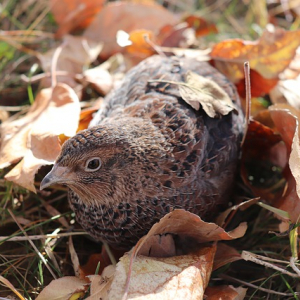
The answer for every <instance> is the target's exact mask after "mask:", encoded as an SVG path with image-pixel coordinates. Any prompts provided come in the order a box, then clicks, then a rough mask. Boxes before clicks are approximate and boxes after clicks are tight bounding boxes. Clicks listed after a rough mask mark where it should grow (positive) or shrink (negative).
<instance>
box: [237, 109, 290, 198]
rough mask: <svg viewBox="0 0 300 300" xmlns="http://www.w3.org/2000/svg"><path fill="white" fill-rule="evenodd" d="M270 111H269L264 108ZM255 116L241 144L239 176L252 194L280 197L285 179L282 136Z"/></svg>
mask: <svg viewBox="0 0 300 300" xmlns="http://www.w3.org/2000/svg"><path fill="white" fill-rule="evenodd" d="M267 113H268V114H269V112H268V111H267ZM274 130H275V129H272V128H270V127H268V126H265V125H264V124H261V123H260V122H258V121H256V120H251V121H250V123H249V126H248V131H247V136H246V139H245V142H244V145H243V148H242V158H241V176H242V179H243V181H244V184H245V185H246V186H248V187H249V188H250V190H251V191H252V192H253V194H254V196H255V197H262V198H263V199H265V200H266V201H268V202H269V203H273V201H275V200H276V199H279V198H281V196H282V194H283V191H284V187H285V184H286V179H285V177H284V174H283V170H284V168H285V166H286V164H287V156H286V153H287V152H286V151H287V150H286V146H285V145H284V143H282V137H281V136H280V134H279V133H278V132H276V131H274Z"/></svg>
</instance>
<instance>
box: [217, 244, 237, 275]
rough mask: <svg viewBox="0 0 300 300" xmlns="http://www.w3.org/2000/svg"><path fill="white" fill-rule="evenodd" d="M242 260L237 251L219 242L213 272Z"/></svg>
mask: <svg viewBox="0 0 300 300" xmlns="http://www.w3.org/2000/svg"><path fill="white" fill-rule="evenodd" d="M240 259H242V257H241V254H240V253H239V252H238V251H237V250H235V249H234V248H232V247H230V246H228V245H226V244H224V243H220V242H219V243H218V244H217V252H216V254H215V258H214V264H213V271H214V270H217V269H219V268H221V267H223V266H225V265H227V264H229V263H232V262H234V261H237V260H240Z"/></svg>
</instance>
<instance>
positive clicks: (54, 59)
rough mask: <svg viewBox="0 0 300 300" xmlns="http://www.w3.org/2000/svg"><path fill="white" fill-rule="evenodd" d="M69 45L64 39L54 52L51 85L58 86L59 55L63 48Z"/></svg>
mask: <svg viewBox="0 0 300 300" xmlns="http://www.w3.org/2000/svg"><path fill="white" fill-rule="evenodd" d="M66 45H67V42H66V41H64V42H63V43H62V44H61V45H60V46H58V47H57V48H56V50H55V52H54V54H53V57H52V63H51V87H52V88H54V87H55V86H56V68H57V62H58V58H59V55H60V54H61V52H62V50H63V48H64V47H65V46H66Z"/></svg>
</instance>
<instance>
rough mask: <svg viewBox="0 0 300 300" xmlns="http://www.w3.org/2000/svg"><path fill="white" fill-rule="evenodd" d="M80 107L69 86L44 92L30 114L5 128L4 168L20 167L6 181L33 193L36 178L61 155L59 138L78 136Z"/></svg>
mask: <svg viewBox="0 0 300 300" xmlns="http://www.w3.org/2000/svg"><path fill="white" fill-rule="evenodd" d="M79 113H80V106H79V100H78V98H77V96H76V94H75V92H74V91H73V90H72V89H71V88H70V87H69V86H67V85H66V84H58V85H57V86H55V87H54V89H53V90H52V89H50V88H49V89H44V90H42V91H41V92H40V93H39V94H38V96H37V97H36V99H35V102H34V104H33V105H32V106H31V108H30V110H29V112H28V113H27V114H26V115H25V116H24V117H23V118H20V119H18V120H15V121H9V120H8V121H6V122H4V123H3V124H2V126H1V136H2V140H1V148H0V168H4V167H7V166H9V165H10V164H12V163H16V162H18V161H19V160H20V159H22V158H23V160H22V161H21V162H19V164H18V165H17V166H16V167H15V168H14V169H12V170H11V171H10V172H9V173H8V174H7V175H6V177H5V178H6V179H8V180H11V181H13V182H15V183H17V184H19V185H21V186H23V187H25V188H27V189H29V190H31V191H35V187H34V185H33V182H34V175H35V173H36V172H37V170H38V169H39V167H40V166H42V165H47V164H52V163H53V162H54V161H55V159H56V157H57V156H58V154H59V152H60V148H61V146H60V141H59V139H58V135H60V134H64V135H65V136H72V135H74V134H75V133H76V129H77V126H78V121H79Z"/></svg>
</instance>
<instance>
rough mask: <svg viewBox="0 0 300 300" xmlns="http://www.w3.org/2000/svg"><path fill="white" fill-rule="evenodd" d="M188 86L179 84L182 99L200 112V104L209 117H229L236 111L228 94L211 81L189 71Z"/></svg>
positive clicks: (187, 75)
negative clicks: (228, 115)
mask: <svg viewBox="0 0 300 300" xmlns="http://www.w3.org/2000/svg"><path fill="white" fill-rule="evenodd" d="M185 82H186V84H181V83H179V84H178V87H179V92H180V95H181V97H182V98H183V99H184V100H185V101H186V102H187V103H188V104H190V105H191V106H192V107H193V108H194V109H196V110H199V109H200V104H201V106H202V108H203V109H204V111H205V112H206V113H207V115H208V116H210V117H211V118H214V117H216V116H218V115H219V114H221V115H227V114H228V113H230V112H231V111H233V110H235V106H234V104H233V103H232V100H231V99H230V97H229V96H228V94H227V93H226V92H225V91H224V90H223V89H222V88H221V87H220V86H219V85H218V84H216V83H215V82H214V81H212V80H211V79H208V78H205V77H203V76H200V75H198V74H196V73H194V72H191V71H188V72H187V74H186V80H185Z"/></svg>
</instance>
